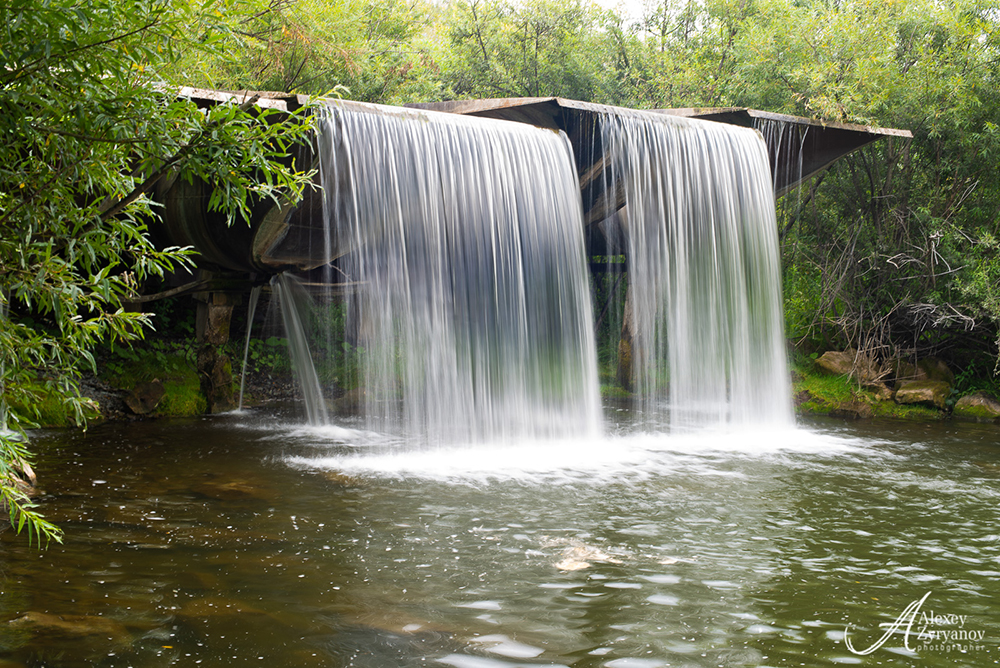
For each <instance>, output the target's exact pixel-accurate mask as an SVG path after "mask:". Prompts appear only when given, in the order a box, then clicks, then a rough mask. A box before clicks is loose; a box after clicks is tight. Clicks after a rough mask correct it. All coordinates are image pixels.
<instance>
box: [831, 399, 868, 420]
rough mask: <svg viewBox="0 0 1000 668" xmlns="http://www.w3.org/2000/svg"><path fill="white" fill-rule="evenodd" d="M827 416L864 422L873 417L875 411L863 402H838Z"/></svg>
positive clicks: (857, 400) (856, 400)
mask: <svg viewBox="0 0 1000 668" xmlns="http://www.w3.org/2000/svg"><path fill="white" fill-rule="evenodd" d="M828 415H830V416H832V417H839V418H846V419H848V420H865V419H868V418H870V417H873V416H874V415H875V411H874V410H872V407H871V406H870V405H868V404H867V403H865V402H864V401H861V400H860V399H853V400H851V401H843V402H840V403H839V404H837V405H836V406H835V407H834V408H832V409H831V410H830V411H829V413H828Z"/></svg>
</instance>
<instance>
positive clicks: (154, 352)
mask: <svg viewBox="0 0 1000 668" xmlns="http://www.w3.org/2000/svg"><path fill="white" fill-rule="evenodd" d="M98 377H99V378H100V380H102V381H103V382H105V383H107V384H108V385H111V386H112V387H115V388H117V389H120V390H124V391H127V392H129V391H132V390H133V389H135V387H136V385H138V384H139V383H143V382H148V381H151V380H154V379H159V380H160V382H162V383H163V389H164V390H166V393H165V394H164V395H163V399H161V400H160V403H159V405H157V407H156V410H155V411H154V412H153V413H152V417H184V416H190V415H200V414H202V413H204V412H205V411H206V409H207V407H208V406H207V402H206V401H205V397H204V395H203V394H202V392H201V383H200V381H199V378H198V371H197V369H196V367H195V359H194V351H193V347H192V346H190V345H182V344H176V345H169V344H164V345H159V346H155V347H149V348H138V347H136V348H131V349H123V350H116V351H114V352H112V353H109V354H108V355H107V356H106V358H105V359H104V360H103V363H102V364H101V365H100V368H99V374H98Z"/></svg>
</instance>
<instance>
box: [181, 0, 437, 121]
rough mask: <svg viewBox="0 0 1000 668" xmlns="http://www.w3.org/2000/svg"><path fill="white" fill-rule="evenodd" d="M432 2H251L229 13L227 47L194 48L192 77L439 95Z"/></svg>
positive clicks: (188, 62)
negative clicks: (429, 33) (430, 36)
mask: <svg viewBox="0 0 1000 668" xmlns="http://www.w3.org/2000/svg"><path fill="white" fill-rule="evenodd" d="M435 13H436V10H435V9H434V8H432V7H431V6H430V5H429V4H427V3H426V2H425V1H424V0H362V1H361V2H335V3H331V2H326V1H324V0H247V3H246V4H245V5H242V6H240V7H239V8H238V11H233V12H230V13H228V14H227V16H226V19H225V20H226V22H227V26H228V31H227V33H226V36H225V40H224V42H223V45H222V46H223V48H221V49H219V50H216V51H215V52H213V53H206V52H205V51H203V50H199V51H192V52H190V53H189V54H188V55H187V57H186V58H185V59H184V60H183V61H182V63H180V67H181V69H182V70H184V71H185V75H184V76H185V79H186V80H188V81H201V82H203V84H204V85H206V86H208V87H210V88H222V89H227V90H269V91H281V92H287V93H306V94H314V95H324V94H331V93H332V92H337V93H338V94H341V95H343V96H344V97H348V98H350V99H353V100H360V101H363V102H380V103H400V104H401V103H404V102H412V101H418V100H428V99H438V98H439V97H440V79H439V77H438V74H437V64H436V62H435V59H434V55H433V53H432V52H433V45H432V40H430V39H428V37H427V35H426V33H427V31H428V30H429V27H430V25H431V22H432V19H433V18H434V16H435Z"/></svg>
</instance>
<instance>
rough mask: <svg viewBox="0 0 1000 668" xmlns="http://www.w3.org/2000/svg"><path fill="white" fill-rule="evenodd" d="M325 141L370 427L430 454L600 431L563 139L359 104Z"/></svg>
mask: <svg viewBox="0 0 1000 668" xmlns="http://www.w3.org/2000/svg"><path fill="white" fill-rule="evenodd" d="M319 128H320V131H319V145H320V154H321V176H322V181H323V184H324V215H325V217H326V219H327V225H328V229H329V230H330V234H329V237H328V238H329V239H330V243H336V244H337V245H338V247H339V249H340V252H332V253H328V255H329V256H336V255H338V254H342V253H345V252H346V255H344V256H343V257H342V258H341V260H340V262H339V270H340V271H342V272H343V273H344V274H346V275H347V276H348V278H349V280H350V281H351V282H352V283H353V284H354V285H356V286H357V289H356V290H355V291H354V292H353V293H352V294H351V295H350V296H349V297H348V304H347V313H348V314H349V317H352V318H356V320H355V321H354V322H353V323H348V329H349V330H350V331H352V332H355V333H356V335H357V343H358V346H359V347H360V348H361V349H362V350H363V356H362V366H363V369H362V376H363V386H364V392H365V408H366V414H367V417H368V420H369V426H370V427H371V428H374V429H380V430H389V431H395V430H396V429H400V430H402V432H403V433H404V434H406V436H407V438H408V439H410V440H412V441H414V442H424V443H428V442H429V443H446V442H452V443H457V442H481V441H500V440H510V439H523V438H534V437H561V436H570V435H592V434H596V433H599V431H600V424H601V417H600V415H601V411H600V400H599V389H598V383H597V369H596V351H595V344H594V339H593V332H592V327H593V325H592V312H591V304H590V295H589V290H588V281H587V270H586V264H585V249H584V242H583V224H582V218H581V215H582V214H581V205H580V200H579V195H578V192H579V190H578V184H577V179H576V174H575V170H574V168H573V164H574V163H573V160H572V152H571V149H570V146H569V142H568V140H567V139H566V137H565V135H562V134H561V133H555V132H551V131H547V130H541V129H538V128H534V127H531V126H527V125H521V124H514V123H506V122H500V121H492V120H489V119H480V118H473V117H465V116H456V115H449V114H438V113H431V112H411V111H404V110H398V109H392V108H389V107H377V106H369V105H354V104H352V105H337V104H333V105H331V106H329V107H327V108H326V109H325V110H324V113H323V115H322V116H321V118H320V122H319Z"/></svg>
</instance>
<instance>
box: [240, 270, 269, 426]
mask: <svg viewBox="0 0 1000 668" xmlns="http://www.w3.org/2000/svg"><path fill="white" fill-rule="evenodd" d="M262 287H263V286H260V285H255V286H253V288H251V289H250V301H249V303H248V304H247V333H246V337H245V338H244V341H243V366H242V368H241V370H240V400H239V403H237V404H236V410H238V411H241V410H243V390H244V388H245V387H246V380H247V358H248V357H249V356H250V335H251V334H252V333H253V317H254V315H255V314H256V313H257V302H258V301H259V300H260V291H261V288H262Z"/></svg>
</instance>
